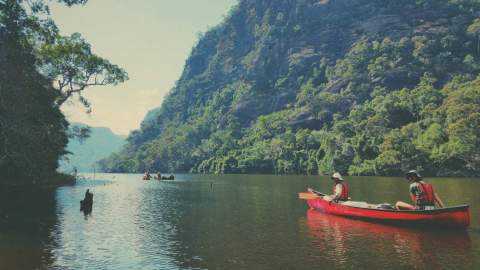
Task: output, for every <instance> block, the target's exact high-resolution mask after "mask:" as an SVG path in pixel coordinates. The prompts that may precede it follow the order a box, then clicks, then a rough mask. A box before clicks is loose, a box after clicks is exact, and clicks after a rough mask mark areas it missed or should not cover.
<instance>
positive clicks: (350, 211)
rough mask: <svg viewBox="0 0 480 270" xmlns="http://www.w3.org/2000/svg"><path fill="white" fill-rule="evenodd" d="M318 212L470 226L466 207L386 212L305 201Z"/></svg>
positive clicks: (320, 199)
mask: <svg viewBox="0 0 480 270" xmlns="http://www.w3.org/2000/svg"><path fill="white" fill-rule="evenodd" d="M307 203H308V205H309V206H310V207H311V208H313V209H316V210H318V211H321V212H324V213H328V214H332V215H337V216H345V217H350V218H357V219H367V220H371V221H376V222H385V223H392V224H401V225H412V226H416V225H430V226H447V227H462V228H466V227H468V225H469V224H470V211H469V209H468V208H469V206H468V205H458V206H453V207H446V208H438V209H434V210H401V211H399V210H387V209H375V208H361V207H354V206H346V205H342V204H341V203H334V202H329V201H326V200H324V199H323V198H322V197H316V198H311V199H308V200H307Z"/></svg>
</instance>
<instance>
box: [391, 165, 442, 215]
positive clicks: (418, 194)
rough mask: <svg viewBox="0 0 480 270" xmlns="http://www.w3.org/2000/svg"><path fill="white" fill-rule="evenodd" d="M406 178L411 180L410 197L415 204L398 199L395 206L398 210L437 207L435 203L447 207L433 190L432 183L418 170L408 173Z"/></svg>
mask: <svg viewBox="0 0 480 270" xmlns="http://www.w3.org/2000/svg"><path fill="white" fill-rule="evenodd" d="M405 178H406V179H407V180H408V181H410V198H411V199H412V201H413V202H414V205H411V204H409V203H406V202H402V201H398V202H397V203H396V204H395V208H397V209H398V210H402V209H407V210H432V209H435V204H437V205H438V206H439V207H440V208H443V207H445V206H444V204H443V202H442V200H441V199H440V197H439V196H438V195H437V193H435V191H434V190H433V186H432V184H430V183H427V182H425V181H423V177H422V176H421V175H420V173H418V172H417V171H416V170H411V171H409V172H408V173H406V174H405Z"/></svg>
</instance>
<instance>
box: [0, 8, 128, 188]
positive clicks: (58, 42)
mask: <svg viewBox="0 0 480 270" xmlns="http://www.w3.org/2000/svg"><path fill="white" fill-rule="evenodd" d="M58 2H63V3H65V4H67V5H69V6H70V5H73V4H85V3H86V2H87V1H86V0H63V1H60V0H59V1H58ZM48 15H49V12H48V6H47V5H46V4H45V3H44V2H43V1H33V0H32V1H22V0H0V182H1V183H6V182H24V183H32V182H38V181H48V179H49V177H51V176H53V175H54V174H55V173H56V168H57V167H58V160H59V158H60V157H61V156H62V155H65V154H66V152H65V146H66V145H67V142H68V137H69V136H73V135H78V134H80V135H85V134H86V133H85V131H84V130H83V131H80V130H76V131H73V132H69V130H68V122H67V121H66V120H65V117H64V115H63V114H62V112H61V111H60V106H61V105H62V104H63V103H64V102H65V101H66V100H67V99H69V98H71V97H72V96H74V94H77V95H78V96H79V97H80V100H81V101H82V103H83V104H84V105H86V106H87V107H88V101H86V100H85V99H83V98H82V97H81V91H83V90H85V89H86V88H87V87H88V86H90V85H97V84H99V85H106V84H116V83H119V82H123V81H124V80H126V79H127V75H126V73H125V71H123V70H122V69H121V68H119V67H117V66H115V65H113V64H110V63H109V62H108V61H107V60H105V59H102V58H100V57H98V56H96V55H94V54H92V52H91V51H90V47H89V45H88V43H86V42H85V41H84V40H83V39H81V38H80V37H79V35H78V34H76V35H74V36H73V37H61V36H60V35H59V33H58V29H57V27H56V26H55V24H54V23H53V21H52V20H51V19H50V18H49V17H48ZM65 40H67V41H68V42H65ZM64 44H73V46H64ZM77 45H78V46H77ZM78 47H80V48H81V49H80V50H78V49H76V48H78ZM71 59H75V61H70V60H71ZM59 74H63V75H64V76H63V77H62V78H61V79H59V77H60V75H59ZM83 74H89V76H87V77H85V76H84V75H83ZM92 78H100V79H99V80H100V81H98V80H97V81H95V80H93V81H92V80H91V79H92ZM55 80H57V81H56V82H55ZM58 81H63V82H64V84H68V86H63V87H59V86H60V85H59V83H58ZM65 87H67V88H68V89H66V88H65Z"/></svg>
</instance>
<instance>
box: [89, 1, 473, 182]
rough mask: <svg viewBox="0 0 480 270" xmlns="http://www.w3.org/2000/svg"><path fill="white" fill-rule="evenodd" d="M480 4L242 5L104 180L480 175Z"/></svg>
mask: <svg viewBox="0 0 480 270" xmlns="http://www.w3.org/2000/svg"><path fill="white" fill-rule="evenodd" d="M478 10H480V3H479V2H478V1H476V0H464V1H453V0H405V1H397V0H381V1H380V0H359V1H349V0H336V1H320V2H318V1H308V0H295V1H275V0H256V1H253V0H242V1H239V3H238V5H237V6H236V7H235V8H234V9H232V11H231V12H230V14H228V16H226V18H225V20H224V22H223V23H221V24H220V25H218V26H215V27H213V28H211V29H210V30H209V31H207V32H206V33H205V34H204V35H202V36H201V38H200V39H199V41H198V43H197V44H196V46H195V47H194V48H193V49H192V52H191V54H190V57H189V58H188V59H187V61H186V63H185V67H184V71H183V73H182V75H181V77H180V78H179V80H178V81H177V83H176V85H175V86H174V88H173V89H171V91H170V93H169V94H168V96H166V98H165V99H164V101H163V103H162V105H161V107H159V108H157V109H154V110H152V111H151V112H150V113H149V114H148V115H147V116H146V118H145V119H144V121H143V123H142V125H141V128H140V129H139V130H137V131H134V132H132V133H131V134H130V135H129V137H128V139H127V142H128V143H127V145H126V146H125V147H124V148H123V150H122V151H120V152H118V153H115V154H112V155H111V156H110V157H109V158H107V159H104V160H101V161H100V162H99V167H101V168H102V171H105V172H140V173H143V172H146V171H150V172H155V171H161V172H163V171H177V172H178V171H182V172H194V173H213V174H225V173H271V174H300V175H318V174H320V175H321V174H329V173H331V172H334V171H338V172H341V173H342V174H348V175H402V174H403V173H404V172H406V171H409V170H411V169H417V170H418V171H421V172H422V174H424V175H432V176H478V175H480V128H479V127H480V77H479V73H480V17H478V12H477V11H478Z"/></svg>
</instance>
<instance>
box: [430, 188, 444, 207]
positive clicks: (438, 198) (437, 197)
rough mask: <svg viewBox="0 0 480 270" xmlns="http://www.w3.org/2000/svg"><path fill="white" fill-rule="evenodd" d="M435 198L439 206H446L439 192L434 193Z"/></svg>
mask: <svg viewBox="0 0 480 270" xmlns="http://www.w3.org/2000/svg"><path fill="white" fill-rule="evenodd" d="M433 198H434V199H435V201H436V202H437V204H438V206H440V208H445V205H444V204H443V202H442V200H441V199H440V197H439V196H438V195H437V193H435V192H434V193H433Z"/></svg>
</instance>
